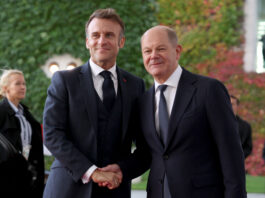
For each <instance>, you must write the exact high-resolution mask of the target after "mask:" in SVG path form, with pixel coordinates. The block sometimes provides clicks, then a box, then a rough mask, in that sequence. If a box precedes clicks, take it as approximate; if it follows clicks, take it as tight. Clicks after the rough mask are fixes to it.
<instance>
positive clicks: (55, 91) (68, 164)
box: [43, 72, 93, 182]
mask: <svg viewBox="0 0 265 198" xmlns="http://www.w3.org/2000/svg"><path fill="white" fill-rule="evenodd" d="M67 80H68V79H65V76H64V75H63V73H62V72H56V73H55V74H54V75H53V78H52V82H51V85H50V87H49V88H48V96H47V99H46V103H45V108H44V117H43V128H44V143H45V145H46V147H47V148H48V149H49V151H51V153H52V154H53V156H55V158H56V159H57V160H59V161H60V163H61V164H62V167H64V168H66V170H67V171H68V173H69V175H71V176H72V178H73V179H74V180H75V181H76V182H77V181H78V180H79V179H81V178H82V176H83V175H84V174H85V172H86V171H87V170H88V169H89V168H90V167H91V166H93V163H92V162H91V161H90V160H89V159H88V158H87V157H86V156H85V155H84V154H83V153H81V152H80V151H79V149H77V148H76V146H75V145H74V144H73V142H72V139H71V138H72V137H70V136H69V130H70V129H69V122H70V121H69V120H68V119H69V117H70V116H69V114H70V112H69V108H70V107H69V98H68V97H70V93H69V92H68V90H67V86H66V82H67Z"/></svg>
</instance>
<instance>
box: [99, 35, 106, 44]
mask: <svg viewBox="0 0 265 198" xmlns="http://www.w3.org/2000/svg"><path fill="white" fill-rule="evenodd" d="M105 42H106V38H105V37H104V36H100V37H99V39H98V43H99V44H104V43H105Z"/></svg>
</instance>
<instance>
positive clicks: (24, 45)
mask: <svg viewBox="0 0 265 198" xmlns="http://www.w3.org/2000/svg"><path fill="white" fill-rule="evenodd" d="M154 5H155V4H154V3H153V1H152V0H123V1H116V0H108V1H93V0H78V1H75V0H53V1H47V0H21V1H18V0H2V1H0V27H1V29H0V69H4V68H6V69H10V68H17V69H20V70H22V71H23V72H24V74H25V78H26V82H27V88H28V90H27V96H26V99H25V101H24V103H25V104H26V105H27V106H29V108H30V110H31V111H32V113H33V114H34V116H35V117H36V118H38V120H39V121H40V122H42V112H43V107H44V102H45V99H46V91H47V88H48V86H49V84H50V79H48V78H47V77H46V76H45V74H44V72H43V71H42V70H41V69H40V66H42V65H44V63H45V62H46V60H47V59H48V58H50V57H52V56H53V55H61V54H65V53H68V54H71V55H72V56H74V57H76V58H81V60H83V62H86V61H87V60H88V58H89V52H88V50H87V49H86V48H85V28H84V27H85V23H86V21H87V20H88V18H89V16H90V14H91V13H92V12H93V11H94V10H96V9H98V8H107V7H112V8H115V9H116V10H117V12H118V13H119V14H120V16H121V18H122V19H123V20H124V22H125V25H126V30H125V36H126V43H125V47H124V48H123V49H122V50H121V51H120V54H119V56H118V61H117V62H118V65H119V66H120V67H122V68H124V69H126V70H128V71H131V72H132V73H134V74H135V75H138V76H141V77H143V78H144V79H145V80H146V82H147V83H148V82H149V83H150V81H151V78H150V77H149V76H148V75H147V73H146V72H145V70H144V68H143V66H142V58H141V53H140V36H141V34H142V33H143V32H144V31H145V30H146V29H147V28H149V27H151V26H152V25H155V24H156V19H155V16H154V14H153V13H154V12H155V11H156V10H155V9H156V7H155V6H154Z"/></svg>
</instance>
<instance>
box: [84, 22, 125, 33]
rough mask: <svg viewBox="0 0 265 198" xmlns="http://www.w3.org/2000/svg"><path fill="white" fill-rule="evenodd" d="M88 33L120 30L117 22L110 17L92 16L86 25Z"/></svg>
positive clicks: (117, 31) (116, 31)
mask: <svg viewBox="0 0 265 198" xmlns="http://www.w3.org/2000/svg"><path fill="white" fill-rule="evenodd" d="M87 31H88V34H92V33H94V32H100V33H108V32H113V33H119V32H120V31H121V27H120V25H119V23H117V22H116V21H114V20H111V19H100V18H94V19H93V20H92V21H91V22H90V24H89V25H88V27H87Z"/></svg>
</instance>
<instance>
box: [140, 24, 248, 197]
mask: <svg viewBox="0 0 265 198" xmlns="http://www.w3.org/2000/svg"><path fill="white" fill-rule="evenodd" d="M141 49H142V55H143V62H144V66H145V69H146V70H147V72H148V73H149V74H150V75H152V77H153V78H154V85H153V86H152V87H151V88H150V90H148V91H147V92H146V93H145V94H144V95H143V96H141V98H140V100H139V110H140V117H139V118H140V120H141V130H142V132H143V136H144V138H145V140H146V142H147V145H148V147H149V149H148V150H146V152H144V151H143V153H144V155H146V156H148V153H147V151H149V153H150V155H151V157H152V160H151V169H150V175H149V179H148V184H147V197H149V198H212V197H214V198H244V197H246V190H245V171H244V156H243V152H242V148H241V144H240V138H239V135H238V131H237V123H236V119H235V116H234V114H233V111H232V107H231V103H230V98H229V95H228V92H227V90H226V88H225V87H224V85H223V84H222V83H221V82H219V81H218V80H216V79H212V78H208V77H203V76H200V75H196V74H192V73H190V72H188V71H187V70H185V69H184V68H183V67H181V66H180V65H179V63H178V62H179V59H180V54H181V51H182V47H181V46H180V45H179V44H178V40H177V36H176V33H175V32H174V31H173V30H172V29H170V28H168V27H165V26H155V27H153V28H151V29H149V30H148V31H146V32H145V33H144V35H143V36H142V39H141Z"/></svg>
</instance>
